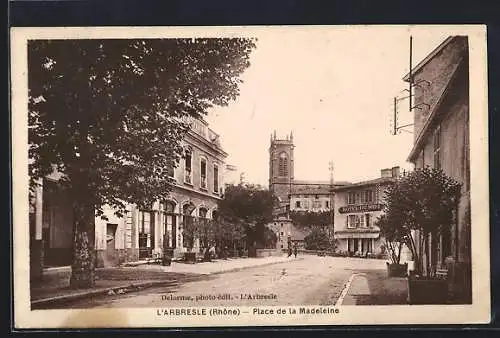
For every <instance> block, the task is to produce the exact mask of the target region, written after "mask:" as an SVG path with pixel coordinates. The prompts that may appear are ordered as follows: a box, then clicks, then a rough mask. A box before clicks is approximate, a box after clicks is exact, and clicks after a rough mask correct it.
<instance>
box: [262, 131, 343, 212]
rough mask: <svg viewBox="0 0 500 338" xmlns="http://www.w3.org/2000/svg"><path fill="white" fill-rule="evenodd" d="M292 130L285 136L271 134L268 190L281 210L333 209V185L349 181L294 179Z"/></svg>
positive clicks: (336, 185)
mask: <svg viewBox="0 0 500 338" xmlns="http://www.w3.org/2000/svg"><path fill="white" fill-rule="evenodd" d="M294 148H295V145H294V144H293V133H290V134H289V135H286V136H285V138H284V139H278V138H276V132H274V133H273V134H272V135H271V139H270V146H269V190H270V191H272V192H273V193H274V195H275V196H276V197H277V198H278V199H279V202H280V205H279V207H281V209H282V210H283V212H288V211H291V210H295V211H317V212H319V211H326V210H331V208H332V193H333V190H332V189H333V188H335V187H339V186H343V185H346V184H349V182H337V181H336V182H332V181H308V180H297V179H295V177H294V155H293V150H294Z"/></svg>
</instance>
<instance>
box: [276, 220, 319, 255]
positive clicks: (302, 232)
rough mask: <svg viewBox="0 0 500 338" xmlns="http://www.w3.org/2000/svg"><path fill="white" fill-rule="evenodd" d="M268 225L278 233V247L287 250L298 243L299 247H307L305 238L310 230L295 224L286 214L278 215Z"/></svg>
mask: <svg viewBox="0 0 500 338" xmlns="http://www.w3.org/2000/svg"><path fill="white" fill-rule="evenodd" d="M268 227H269V228H270V229H271V230H273V232H274V233H275V234H276V238H277V240H276V249H283V250H287V249H288V248H293V247H294V246H295V245H297V248H298V249H304V248H305V241H304V238H305V237H306V236H307V235H308V234H309V231H307V229H304V228H300V227H298V226H295V225H294V224H293V223H292V220H291V219H290V218H288V217H286V216H278V217H276V218H275V219H274V220H273V221H272V222H271V223H270V224H268Z"/></svg>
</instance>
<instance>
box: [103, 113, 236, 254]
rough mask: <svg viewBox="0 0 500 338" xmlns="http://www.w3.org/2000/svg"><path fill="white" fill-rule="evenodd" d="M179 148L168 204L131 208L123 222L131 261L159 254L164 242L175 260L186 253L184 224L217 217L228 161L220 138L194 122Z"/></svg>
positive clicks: (203, 124) (198, 246) (196, 249)
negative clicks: (181, 153)
mask: <svg viewBox="0 0 500 338" xmlns="http://www.w3.org/2000/svg"><path fill="white" fill-rule="evenodd" d="M182 145H183V148H184V156H183V158H182V159H181V161H180V163H179V164H178V166H177V167H176V168H174V169H173V170H172V172H171V178H173V179H174V180H175V185H174V187H173V189H172V192H171V194H170V195H171V196H170V198H169V200H167V201H162V203H160V202H157V203H155V204H154V205H153V206H152V208H150V209H149V210H139V209H137V208H136V207H135V206H130V213H128V214H127V217H126V219H124V222H125V225H124V226H125V228H126V229H125V233H126V234H127V235H126V236H127V237H126V241H125V246H126V248H130V249H133V250H132V251H133V252H134V257H133V258H134V259H143V258H147V257H151V256H152V255H155V254H161V253H162V251H163V241H164V240H167V241H168V243H169V245H168V246H169V247H171V248H174V254H175V255H176V256H179V255H181V254H182V253H183V252H186V250H187V249H188V244H187V242H186V241H185V238H184V235H183V231H182V228H183V226H184V224H185V223H186V222H191V221H193V219H201V220H202V221H206V220H210V219H212V217H213V216H214V215H215V214H216V213H217V204H218V201H219V200H220V199H221V197H222V195H223V193H224V172H225V159H226V157H227V153H226V152H225V151H224V150H223V149H222V147H221V144H220V141H219V135H218V134H216V133H215V132H214V131H212V130H211V129H210V128H209V127H208V124H207V123H206V122H205V121H204V120H194V121H193V123H192V128H191V130H190V131H189V132H188V133H187V135H186V136H185V138H184V140H183V142H182ZM106 226H107V227H109V224H108V225H106ZM106 231H108V230H106ZM111 232H112V230H111ZM108 233H109V232H108ZM165 235H167V236H166V237H165ZM102 237H103V236H101V237H100V238H102ZM199 248H200V241H199V239H196V240H195V241H194V248H193V250H194V251H195V252H199ZM104 249H105V248H103V247H102V246H101V247H100V248H98V250H104Z"/></svg>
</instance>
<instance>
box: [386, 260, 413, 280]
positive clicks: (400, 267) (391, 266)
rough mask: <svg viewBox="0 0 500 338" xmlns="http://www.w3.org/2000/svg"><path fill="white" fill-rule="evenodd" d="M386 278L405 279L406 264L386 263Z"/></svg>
mask: <svg viewBox="0 0 500 338" xmlns="http://www.w3.org/2000/svg"><path fill="white" fill-rule="evenodd" d="M386 265H387V276H388V277H406V275H407V271H408V263H405V264H396V263H389V262H386Z"/></svg>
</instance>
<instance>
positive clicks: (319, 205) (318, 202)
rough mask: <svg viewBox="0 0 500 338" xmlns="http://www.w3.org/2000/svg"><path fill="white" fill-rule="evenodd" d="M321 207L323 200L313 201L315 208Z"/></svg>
mask: <svg viewBox="0 0 500 338" xmlns="http://www.w3.org/2000/svg"><path fill="white" fill-rule="evenodd" d="M319 208H321V201H313V209H319Z"/></svg>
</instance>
